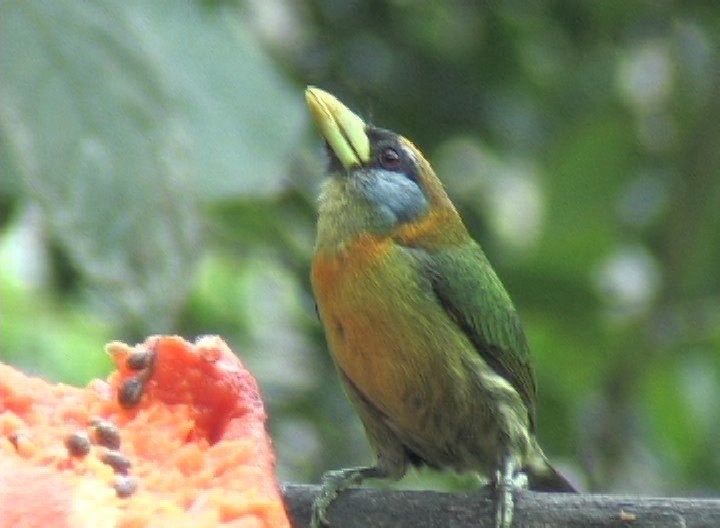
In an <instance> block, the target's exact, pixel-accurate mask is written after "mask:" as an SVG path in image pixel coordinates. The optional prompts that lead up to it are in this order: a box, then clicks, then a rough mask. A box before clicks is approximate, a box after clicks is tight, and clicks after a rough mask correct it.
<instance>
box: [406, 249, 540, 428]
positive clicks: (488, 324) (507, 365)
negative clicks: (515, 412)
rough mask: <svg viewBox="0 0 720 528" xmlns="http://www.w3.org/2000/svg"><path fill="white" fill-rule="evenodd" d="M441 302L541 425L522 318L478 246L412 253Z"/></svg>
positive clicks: (412, 250)
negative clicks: (536, 408) (537, 417)
mask: <svg viewBox="0 0 720 528" xmlns="http://www.w3.org/2000/svg"><path fill="white" fill-rule="evenodd" d="M410 251H411V252H412V253H414V254H415V256H416V257H417V258H418V260H419V261H420V262H421V267H422V269H423V271H424V273H425V274H426V276H427V278H428V280H429V281H430V283H431V284H432V288H433V291H434V292H435V295H436V296H437V298H438V300H439V302H440V303H441V304H442V305H443V307H444V308H445V309H446V310H447V312H448V313H449V314H450V315H451V317H452V318H453V319H454V320H455V322H456V323H457V324H458V326H460V328H461V329H462V330H463V332H464V333H465V334H466V335H467V336H468V338H469V339H470V342H471V343H473V345H475V348H476V349H477V351H478V353H479V354H480V355H481V356H482V357H483V359H484V360H485V362H486V363H487V364H488V365H489V366H490V367H491V368H492V369H493V370H494V371H495V372H496V373H497V374H498V375H500V376H502V377H503V378H505V379H506V380H507V381H508V382H510V384H511V385H512V386H513V387H514V388H515V390H516V391H517V392H518V394H520V397H521V398H522V400H523V401H524V402H525V405H526V406H527V409H528V415H529V417H530V426H531V429H533V430H534V424H535V396H536V385H535V376H534V375H533V371H532V367H531V365H530V353H529V348H528V344H527V339H526V338H525V332H524V331H523V329H522V325H521V323H520V318H519V317H518V315H517V312H516V311H515V308H514V307H513V304H512V301H511V300H510V297H509V295H508V293H507V291H505V288H504V287H503V285H502V283H501V282H500V279H498V277H497V275H496V274H495V272H494V271H493V269H492V267H491V266H490V263H489V262H488V260H487V258H486V257H485V254H484V253H483V251H482V249H480V246H478V245H477V244H476V243H475V242H474V241H470V242H468V243H467V244H464V245H462V246H459V247H457V248H453V249H444V250H442V251H439V252H434V253H429V252H427V251H424V250H419V249H411V250H410Z"/></svg>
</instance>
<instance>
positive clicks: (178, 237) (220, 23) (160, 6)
mask: <svg viewBox="0 0 720 528" xmlns="http://www.w3.org/2000/svg"><path fill="white" fill-rule="evenodd" d="M0 57H1V60H2V63H1V64H2V78H3V105H2V108H1V109H0V127H1V131H2V133H1V134H0V138H2V141H3V145H2V148H0V152H3V153H8V158H9V159H5V160H4V161H3V163H2V167H3V169H4V171H7V173H6V174H4V175H3V179H4V180H5V179H6V178H7V181H12V179H15V174H20V177H21V179H22V180H23V181H24V182H25V184H26V185H25V186H24V187H25V189H26V190H27V192H28V193H29V196H30V197H31V199H34V200H36V201H38V202H40V203H41V205H42V206H43V209H44V211H45V214H46V216H47V218H48V221H49V222H48V223H49V225H50V226H51V229H52V233H53V235H54V236H55V237H56V238H57V239H58V240H59V241H60V243H61V244H62V245H63V247H64V248H65V249H66V251H67V252H68V254H69V255H70V256H71V258H72V259H73V262H74V263H75V265H76V266H77V267H78V268H79V269H80V270H81V272H83V274H84V275H85V276H86V277H89V278H90V279H91V284H92V285H93V286H95V288H94V290H95V291H96V292H98V293H99V294H100V295H99V298H102V299H103V300H104V301H105V302H107V304H108V305H109V306H111V307H113V308H114V309H115V313H117V314H119V315H120V316H121V318H122V320H123V321H124V322H126V323H130V324H131V326H132V327H134V328H137V329H139V330H143V331H162V330H167V329H168V328H169V327H170V326H171V324H172V321H173V319H174V316H175V314H176V312H177V310H178V309H179V307H180V306H181V304H182V302H183V301H184V299H185V296H186V293H187V290H188V287H189V284H190V278H191V276H192V274H193V273H194V270H195V263H196V257H197V256H198V253H199V249H200V248H199V246H198V242H199V226H200V219H199V215H198V211H197V206H196V202H197V201H198V199H213V198H219V197H223V198H232V197H233V196H238V195H242V194H246V193H257V192H268V191H272V190H273V189H277V188H278V187H279V182H280V181H281V178H282V177H283V176H284V174H283V167H284V161H285V160H284V155H283V152H286V151H287V150H288V148H289V145H290V144H291V143H292V141H293V140H294V136H295V134H296V133H297V131H298V128H299V124H300V106H299V104H300V102H299V101H295V100H293V99H291V98H290V97H289V96H288V93H289V90H288V89H287V88H284V87H283V86H282V84H281V83H280V82H279V80H278V78H276V76H275V75H273V73H272V68H271V66H270V64H269V62H268V61H267V60H266V59H265V58H264V57H263V56H262V55H261V54H260V53H259V51H258V50H257V49H256V47H255V46H254V45H253V44H252V42H251V41H250V39H249V37H248V34H247V31H246V30H245V29H244V27H243V26H242V25H241V24H240V22H239V21H238V19H237V18H236V17H231V16H229V15H228V14H227V13H225V12H224V11H222V10H215V11H213V10H206V9H205V8H202V6H201V4H199V3H189V2H147V3H146V2H113V1H110V0H105V1H98V2H73V1H70V0H58V1H55V2H40V1H37V2H35V1H8V2H4V3H3V4H2V5H1V6H0Z"/></svg>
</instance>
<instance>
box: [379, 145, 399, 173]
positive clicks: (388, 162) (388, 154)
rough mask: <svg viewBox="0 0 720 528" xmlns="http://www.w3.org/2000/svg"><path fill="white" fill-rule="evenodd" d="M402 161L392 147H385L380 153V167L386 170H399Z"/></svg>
mask: <svg viewBox="0 0 720 528" xmlns="http://www.w3.org/2000/svg"><path fill="white" fill-rule="evenodd" d="M401 163H402V160H401V158H400V153H399V152H398V151H397V150H395V149H394V148H392V147H385V148H384V149H382V151H381V152H380V165H382V167H383V168H384V169H387V170H397V169H399V168H400V164H401Z"/></svg>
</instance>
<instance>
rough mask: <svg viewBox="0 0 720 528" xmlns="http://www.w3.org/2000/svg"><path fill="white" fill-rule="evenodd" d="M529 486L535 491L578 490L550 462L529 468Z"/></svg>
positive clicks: (561, 491) (563, 491)
mask: <svg viewBox="0 0 720 528" xmlns="http://www.w3.org/2000/svg"><path fill="white" fill-rule="evenodd" d="M526 471H527V477H528V487H529V488H530V489H531V490H533V491H546V492H558V493H577V492H578V490H577V489H576V488H575V486H573V485H572V484H570V481H569V480H568V479H566V478H565V477H564V476H563V475H562V474H561V473H560V472H559V471H558V470H557V469H555V468H554V467H552V466H551V465H550V463H549V462H547V461H545V464H543V465H542V467H540V468H537V467H535V468H532V467H528V468H527V470H526Z"/></svg>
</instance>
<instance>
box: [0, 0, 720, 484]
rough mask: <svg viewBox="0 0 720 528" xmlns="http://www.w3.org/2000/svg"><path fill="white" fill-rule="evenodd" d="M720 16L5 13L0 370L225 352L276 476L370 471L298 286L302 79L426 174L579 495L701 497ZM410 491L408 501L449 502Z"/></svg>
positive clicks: (103, 370)
mask: <svg viewBox="0 0 720 528" xmlns="http://www.w3.org/2000/svg"><path fill="white" fill-rule="evenodd" d="M719 35H720V7H718V5H717V3H716V2H673V1H665V2H657V1H635V2H630V3H628V2H623V1H619V0H616V1H606V2H572V1H554V2H523V1H507V2H488V3H484V2H477V3H475V4H472V3H470V2H466V3H462V2H432V3H431V2H427V3H416V2H410V1H394V2H373V1H369V2H361V1H347V2H334V1H330V0H325V1H320V0H318V1H301V2H294V1H291V0H272V1H262V0H255V1H252V2H199V1H196V2H191V1H176V2H174V1H170V0H165V1H157V2H143V1H139V0H133V1H128V2H119V1H113V0H100V1H96V2H74V1H71V0H55V1H54V2H42V1H28V0H22V1H21V0H6V1H4V2H2V3H0V61H1V63H0V76H1V77H0V88H1V90H2V94H1V100H0V359H1V360H3V361H5V362H8V363H10V364H12V365H16V366H18V367H19V368H22V369H23V370H25V371H27V372H29V373H33V374H37V375H41V376H43V377H46V378H48V379H51V380H59V381H64V382H69V383H74V384H80V385H82V384H85V383H87V381H88V380H89V379H91V378H92V377H105V376H106V375H107V373H108V372H109V370H110V368H111V366H110V362H109V360H108V359H107V357H105V355H104V353H103V345H104V343H105V342H107V341H110V340H113V339H123V340H126V341H128V342H131V343H135V342H138V341H140V340H142V339H144V336H146V335H149V334H155V333H179V334H181V335H183V336H186V337H188V338H193V337H194V336H197V335H201V334H210V333H217V334H220V335H222V336H223V337H224V338H225V339H226V340H227V341H228V342H229V343H230V345H231V346H232V347H233V349H234V350H235V351H236V352H237V353H238V354H239V355H240V356H241V357H242V359H243V361H244V362H245V363H246V364H247V365H248V366H249V368H250V369H251V370H252V372H253V373H254V374H255V376H256V377H257V378H258V380H259V383H260V385H261V388H262V391H263V395H264V398H265V400H266V403H267V406H268V409H269V413H270V424H269V427H270V430H271V434H272V436H273V439H274V443H275V448H276V450H277V453H278V458H279V471H280V475H281V478H283V479H285V480H294V481H305V482H307V481H314V480H316V479H317V478H318V477H319V475H320V474H321V472H322V471H324V470H326V469H330V468H337V467H347V466H350V465H356V464H361V463H365V462H369V461H370V460H371V453H370V452H369V450H368V447H367V444H366V442H365V440H364V437H363V434H362V428H361V426H360V424H359V422H358V420H357V418H356V417H355V415H354V413H353V412H352V410H351V408H350V406H349V404H348V403H347V401H346V400H345V398H344V396H343V395H342V392H341V390H340V387H339V384H338V381H337V379H336V377H335V374H334V370H333V366H332V364H331V362H330V360H329V357H328V354H327V351H326V349H325V343H324V339H323V335H322V330H321V328H320V326H319V323H318V321H317V319H316V317H315V312H314V307H313V300H312V296H311V293H310V290H309V280H308V272H309V265H310V258H311V252H312V244H313V237H314V233H313V231H314V222H315V211H314V208H315V196H316V194H317V189H318V185H319V182H320V179H321V178H320V175H321V173H322V170H323V165H324V160H323V157H322V149H321V141H320V139H319V137H318V134H317V133H316V132H315V131H314V130H313V127H312V125H311V123H310V122H309V118H308V115H307V112H306V110H305V108H304V100H303V90H304V88H305V86H306V85H307V84H313V85H317V86H319V87H322V88H324V89H326V90H329V91H331V92H333V93H334V94H336V95H337V96H338V97H339V98H340V99H341V100H343V101H344V102H346V103H347V104H348V105H349V106H350V107H351V108H353V109H354V110H356V111H358V112H359V113H360V114H361V115H363V116H366V117H367V118H368V119H369V120H370V121H372V122H373V123H375V124H377V125H380V126H383V127H385V128H390V129H393V130H395V131H397V132H400V133H402V134H403V135H405V136H407V137H409V138H411V139H412V140H414V141H415V143H416V144H417V145H418V146H419V147H420V148H421V149H422V150H423V151H424V152H425V154H426V155H427V156H428V157H429V158H430V159H431V161H432V162H433V164H434V166H435V168H436V170H437V172H438V173H439V175H440V177H441V178H442V179H443V181H444V182H445V183H446V185H447V188H448V191H449V193H450V195H451V197H452V198H453V199H454V200H455V202H456V204H457V205H458V207H459V209H460V210H461V213H462V215H463V217H464V219H465V221H466V223H467V224H468V227H469V228H470V230H471V232H472V233H473V235H474V236H475V237H476V238H477V239H478V240H479V241H480V242H481V244H482V245H483V247H484V248H485V250H486V253H487V254H488V256H489V258H490V260H491V261H492V262H493V264H494V266H495V268H496V270H497V271H498V274H499V275H500V277H501V278H502V279H503V281H504V282H505V284H506V286H507V288H508V290H509V291H510V293H511V295H512V297H513V299H514V301H515V303H516V305H517V307H518V309H519V311H520V313H521V316H522V318H523V320H524V323H525V327H526V330H527V333H528V336H529V340H530V343H531V348H532V350H533V355H534V360H535V366H536V371H537V377H538V383H539V387H540V395H539V436H540V441H541V443H542V445H543V446H544V447H545V450H546V452H548V453H549V454H550V455H551V457H552V458H553V460H555V461H556V462H557V463H558V465H559V466H560V467H561V468H562V470H563V471H564V472H566V473H568V474H569V475H570V476H571V478H572V479H574V480H575V481H576V482H578V483H579V484H580V485H581V487H583V488H584V489H587V490H606V491H618V492H637V493H643V494H676V495H677V494H701V495H703V494H712V492H713V490H717V489H718V488H719V487H720V449H718V438H720V406H719V405H718V401H719V400H720V50H719V49H718V43H719V41H720V37H719ZM467 480H468V479H462V478H456V477H453V476H451V475H447V474H439V473H433V472H424V473H422V474H420V475H412V476H411V477H409V478H408V479H406V480H405V481H404V482H402V483H401V484H400V485H401V486H403V487H429V486H432V487H437V488H458V487H464V486H467V485H472V484H470V483H469V482H468V481H467Z"/></svg>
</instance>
